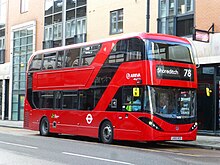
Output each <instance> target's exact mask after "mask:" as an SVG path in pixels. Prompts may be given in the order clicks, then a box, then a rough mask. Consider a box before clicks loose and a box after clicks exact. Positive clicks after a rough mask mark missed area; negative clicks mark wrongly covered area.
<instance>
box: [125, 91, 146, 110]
mask: <svg viewBox="0 0 220 165" xmlns="http://www.w3.org/2000/svg"><path fill="white" fill-rule="evenodd" d="M134 88H136V89H138V94H135V92H134V91H135V90H134ZM122 92H123V95H122V98H123V110H124V111H129V112H138V111H142V109H143V108H142V103H143V88H142V87H124V88H123V91H122Z"/></svg>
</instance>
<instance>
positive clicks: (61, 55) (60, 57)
mask: <svg viewBox="0 0 220 165" xmlns="http://www.w3.org/2000/svg"><path fill="white" fill-rule="evenodd" d="M63 61H64V51H59V52H58V54H57V64H56V68H62V67H63Z"/></svg>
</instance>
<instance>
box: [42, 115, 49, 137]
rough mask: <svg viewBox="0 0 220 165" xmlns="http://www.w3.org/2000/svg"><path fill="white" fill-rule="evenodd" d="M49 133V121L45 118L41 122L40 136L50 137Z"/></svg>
mask: <svg viewBox="0 0 220 165" xmlns="http://www.w3.org/2000/svg"><path fill="white" fill-rule="evenodd" d="M49 133H50V132H49V121H48V119H47V118H46V117H44V118H43V119H42V120H41V122H40V135H42V136H48V135H49Z"/></svg>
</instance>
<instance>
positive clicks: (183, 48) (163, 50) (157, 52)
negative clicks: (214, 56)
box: [147, 41, 192, 63]
mask: <svg viewBox="0 0 220 165" xmlns="http://www.w3.org/2000/svg"><path fill="white" fill-rule="evenodd" d="M147 43H148V59H156V60H167V61H169V60H170V61H181V62H188V63H192V59H191V50H190V48H189V45H186V44H181V43H169V42H162V41H160V42H159V41H148V42H147Z"/></svg>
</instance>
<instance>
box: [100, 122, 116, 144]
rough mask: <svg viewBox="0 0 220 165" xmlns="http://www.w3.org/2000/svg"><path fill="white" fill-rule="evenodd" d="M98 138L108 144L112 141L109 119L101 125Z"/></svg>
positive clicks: (111, 128)
mask: <svg viewBox="0 0 220 165" xmlns="http://www.w3.org/2000/svg"><path fill="white" fill-rule="evenodd" d="M100 140H101V141H102V142H103V143H107V144H110V143H112V141H113V127H112V124H111V122H110V121H105V122H104V123H103V124H102V125H101V129H100Z"/></svg>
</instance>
